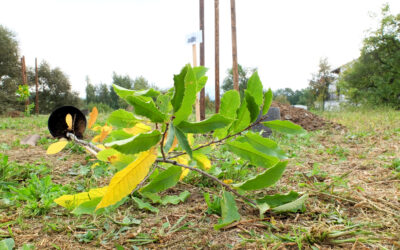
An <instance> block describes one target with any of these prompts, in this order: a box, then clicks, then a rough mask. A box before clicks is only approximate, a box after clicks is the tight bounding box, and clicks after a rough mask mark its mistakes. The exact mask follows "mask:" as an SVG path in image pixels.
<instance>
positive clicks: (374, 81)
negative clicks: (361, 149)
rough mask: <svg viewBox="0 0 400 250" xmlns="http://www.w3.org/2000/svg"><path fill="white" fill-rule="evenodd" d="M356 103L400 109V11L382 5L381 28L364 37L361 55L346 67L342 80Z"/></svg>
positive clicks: (350, 97) (341, 85) (347, 93)
mask: <svg viewBox="0 0 400 250" xmlns="http://www.w3.org/2000/svg"><path fill="white" fill-rule="evenodd" d="M339 85H340V87H341V90H342V91H343V92H342V93H344V94H345V95H346V97H347V98H348V99H349V100H350V101H351V102H353V103H369V104H373V105H381V104H387V105H391V106H393V107H395V108H400V14H397V15H392V14H391V13H390V9H389V5H385V6H384V7H383V8H382V16H381V19H380V25H379V27H378V28H377V29H376V30H374V31H371V32H370V33H369V35H368V37H367V38H366V39H365V40H364V44H363V48H362V49H361V56H360V57H359V58H358V60H356V61H355V62H354V64H353V65H352V66H351V67H349V68H348V69H347V70H345V71H344V72H343V74H342V76H341V79H340V83H339Z"/></svg>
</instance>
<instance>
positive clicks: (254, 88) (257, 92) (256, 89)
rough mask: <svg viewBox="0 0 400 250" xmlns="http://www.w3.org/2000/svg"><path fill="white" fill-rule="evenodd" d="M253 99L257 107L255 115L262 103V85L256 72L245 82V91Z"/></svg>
mask: <svg viewBox="0 0 400 250" xmlns="http://www.w3.org/2000/svg"><path fill="white" fill-rule="evenodd" d="M246 91H247V92H248V93H249V94H250V95H251V96H252V97H253V98H254V101H255V103H256V105H257V107H258V108H257V109H258V112H257V115H258V113H259V111H260V106H261V104H262V102H263V85H262V83H261V80H260V77H259V76H258V72H257V71H256V72H254V73H253V75H252V76H251V77H250V79H249V81H248V82H247V90H246Z"/></svg>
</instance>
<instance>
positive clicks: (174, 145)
mask: <svg viewBox="0 0 400 250" xmlns="http://www.w3.org/2000/svg"><path fill="white" fill-rule="evenodd" d="M176 145H178V139H177V138H176V136H175V138H174V141H173V142H172V146H171V148H170V149H169V151H168V153H169V152H171V151H172V150H174V149H175V148H176Z"/></svg>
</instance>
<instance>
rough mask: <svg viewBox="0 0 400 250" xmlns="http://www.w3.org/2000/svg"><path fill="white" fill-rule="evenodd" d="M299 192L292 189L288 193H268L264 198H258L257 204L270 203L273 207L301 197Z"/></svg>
mask: <svg viewBox="0 0 400 250" xmlns="http://www.w3.org/2000/svg"><path fill="white" fill-rule="evenodd" d="M299 196H300V195H299V193H297V192H294V191H290V192H289V193H288V194H275V195H266V196H265V197H264V198H261V199H257V200H256V202H257V204H262V203H268V205H269V206H270V207H271V208H274V207H278V206H282V205H284V204H286V203H289V202H292V201H294V200H296V199H297V198H298V197H299Z"/></svg>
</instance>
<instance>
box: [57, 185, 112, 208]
mask: <svg viewBox="0 0 400 250" xmlns="http://www.w3.org/2000/svg"><path fill="white" fill-rule="evenodd" d="M107 188H108V187H107V186H105V187H102V188H94V189H90V190H89V192H83V193H78V194H68V195H63V196H60V197H58V198H57V199H55V200H54V202H55V203H57V204H58V205H60V206H62V207H65V208H68V209H74V208H75V207H77V206H79V205H80V204H82V203H84V202H86V201H90V200H93V199H95V198H98V197H102V196H104V194H105V193H106V192H107Z"/></svg>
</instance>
